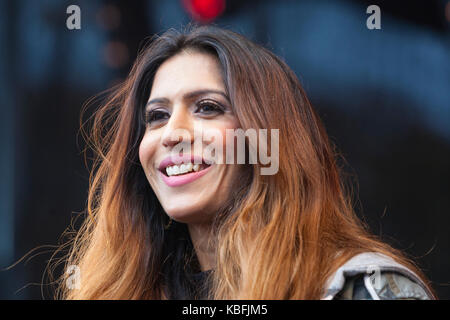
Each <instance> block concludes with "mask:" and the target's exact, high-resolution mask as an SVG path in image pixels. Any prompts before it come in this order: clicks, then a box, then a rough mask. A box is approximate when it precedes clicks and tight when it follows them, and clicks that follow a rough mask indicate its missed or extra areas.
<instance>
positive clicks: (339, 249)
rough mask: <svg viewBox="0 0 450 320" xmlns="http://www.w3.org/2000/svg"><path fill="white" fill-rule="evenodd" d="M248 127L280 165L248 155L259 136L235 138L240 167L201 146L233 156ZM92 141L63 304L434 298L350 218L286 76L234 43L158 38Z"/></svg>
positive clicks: (209, 36) (324, 147)
mask: <svg viewBox="0 0 450 320" xmlns="http://www.w3.org/2000/svg"><path fill="white" fill-rule="evenodd" d="M250 129H255V130H279V136H280V137H279V138H280V141H279V146H277V148H276V149H272V148H270V150H271V156H273V154H272V153H274V151H273V150H275V152H277V153H279V161H278V160H276V161H277V162H279V163H277V168H279V169H278V170H277V172H274V173H273V174H269V175H263V174H261V171H260V169H261V168H262V167H264V165H267V163H262V162H261V161H256V162H255V161H250V160H251V159H250V158H251V151H252V150H261V149H268V148H267V146H265V145H263V143H262V141H265V140H264V139H262V140H261V139H259V140H254V139H250V137H248V136H246V140H245V143H246V144H245V148H244V150H245V155H244V159H245V160H246V161H244V163H240V162H239V161H234V162H233V161H231V162H228V161H227V162H226V163H223V162H219V161H217V158H216V156H215V154H214V153H211V152H205V150H207V149H208V147H210V146H211V145H212V146H213V147H215V148H214V149H215V150H216V151H223V152H224V153H225V156H226V157H228V158H234V157H238V156H239V152H237V151H238V149H237V148H236V147H235V144H234V142H235V141H234V139H231V140H230V139H224V138H223V137H227V135H226V131H228V130H236V131H237V130H250ZM199 131H201V132H202V134H197V133H198V132H199ZM205 137H209V138H205ZM218 137H219V138H218ZM89 139H90V141H92V142H93V145H94V147H95V149H96V151H97V154H98V161H97V162H96V163H97V164H98V166H95V168H94V169H93V175H92V180H91V185H90V192H89V201H88V211H89V216H88V217H87V219H86V220H85V222H84V225H83V227H82V228H81V230H80V231H79V233H78V235H77V237H76V238H75V240H74V242H73V245H72V251H71V252H70V255H69V256H68V258H67V265H68V266H69V265H77V266H78V267H79V270H80V275H81V284H80V287H79V289H78V290H69V289H68V288H66V287H65V283H66V281H65V280H66V278H65V277H67V276H68V275H65V276H64V277H63V278H62V279H61V280H62V281H61V287H60V291H59V293H60V294H61V295H60V297H61V298H68V299H186V298H188V299H193V298H210V299H358V298H361V299H430V298H434V294H433V292H432V290H431V288H430V287H429V286H428V284H427V280H426V279H425V277H424V276H423V274H422V273H421V271H420V270H419V269H418V268H417V267H416V266H415V265H414V263H413V262H412V261H410V260H408V259H407V258H406V257H405V256H404V255H403V254H402V253H401V252H400V251H398V250H395V249H393V248H391V247H390V246H388V245H387V244H385V243H383V242H381V241H380V240H379V239H377V237H375V236H373V235H371V234H370V233H369V232H368V231H367V229H366V227H365V226H364V225H363V224H362V223H361V222H360V221H359V220H358V219H357V217H356V215H355V213H354V211H353V208H352V206H351V201H350V199H349V198H348V196H347V195H346V194H345V190H344V188H343V182H342V181H341V179H340V175H339V171H338V169H337V166H336V160H335V154H334V151H333V150H334V148H333V146H332V145H331V144H330V142H329V140H328V137H327V135H326V131H325V130H324V128H323V126H322V124H321V122H320V119H319V117H318V116H317V114H316V112H315V111H314V109H313V108H312V106H311V105H310V103H309V102H308V99H307V98H306V95H305V93H304V91H303V89H302V87H301V86H300V83H299V81H298V79H297V77H296V76H295V74H294V73H293V72H292V71H291V70H290V69H289V67H288V66H287V65H286V64H285V63H284V62H282V61H281V60H280V59H279V58H278V57H276V56H275V55H274V54H272V53H271V52H270V51H268V50H266V49H264V48H263V47H261V46H258V45H256V44H254V43H252V42H250V41H249V40H247V39H245V38H244V37H242V36H241V35H238V34H236V33H234V32H231V31H227V30H223V29H220V28H216V27H196V28H192V29H187V30H186V31H185V32H183V33H179V32H176V31H172V30H170V31H168V32H166V33H165V34H163V35H162V36H159V37H156V38H155V39H154V40H153V41H152V42H151V43H150V45H149V46H148V47H147V48H145V49H144V50H143V51H142V52H141V54H140V55H139V57H138V59H137V61H136V63H135V65H134V66H133V69H132V70H131V73H130V75H129V77H128V79H127V80H126V81H125V82H124V84H123V85H122V86H121V87H120V88H119V89H118V90H117V91H116V92H115V94H114V95H113V96H112V97H111V99H110V101H108V103H106V104H105V105H104V106H103V107H101V108H100V109H99V110H98V112H97V114H96V116H95V119H94V126H93V131H92V135H91V136H90V138H89ZM277 141H278V140H277ZM268 143H269V144H271V145H273V144H275V142H274V141H272V139H271V141H268ZM196 146H197V147H196ZM192 149H193V151H192ZM241 153H242V152H241ZM277 159H278V158H277ZM372 280H374V281H372Z"/></svg>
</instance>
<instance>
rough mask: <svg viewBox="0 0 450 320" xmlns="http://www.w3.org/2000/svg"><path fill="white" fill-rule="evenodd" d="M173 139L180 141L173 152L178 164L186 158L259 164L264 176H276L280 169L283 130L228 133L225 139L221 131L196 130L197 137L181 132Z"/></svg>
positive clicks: (173, 159) (180, 130)
mask: <svg viewBox="0 0 450 320" xmlns="http://www.w3.org/2000/svg"><path fill="white" fill-rule="evenodd" d="M269 133H270V139H268V137H269ZM180 138H181V140H180ZM171 139H176V140H177V141H178V143H177V144H176V145H175V146H174V147H173V148H172V152H171V160H172V161H173V162H174V163H175V164H181V163H183V159H185V158H184V157H186V156H191V155H192V156H193V155H199V156H200V155H201V156H202V158H203V161H205V162H206V164H212V163H214V164H246V163H247V164H258V163H259V164H261V168H260V173H261V175H274V174H276V173H277V172H278V169H279V129H270V130H268V129H247V130H245V131H244V130H243V129H226V130H225V137H224V134H223V131H221V130H219V129H215V128H212V129H211V128H208V130H202V127H201V126H196V127H195V128H194V134H193V137H192V134H191V132H190V131H188V130H186V129H181V128H179V129H175V130H173V131H172V132H171ZM191 141H194V143H193V144H192V143H191ZM205 144H206V146H205ZM269 145H270V152H269ZM246 160H247V162H246ZM194 163H198V161H196V162H194Z"/></svg>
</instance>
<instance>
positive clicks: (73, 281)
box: [66, 265, 81, 290]
mask: <svg viewBox="0 0 450 320" xmlns="http://www.w3.org/2000/svg"><path fill="white" fill-rule="evenodd" d="M66 273H67V274H69V277H67V279H66V286H67V288H69V289H70V290H73V289H78V290H79V289H80V288H81V271H80V267H78V266H77V265H70V266H68V267H67V270H66Z"/></svg>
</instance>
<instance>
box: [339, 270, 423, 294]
mask: <svg viewBox="0 0 450 320" xmlns="http://www.w3.org/2000/svg"><path fill="white" fill-rule="evenodd" d="M376 277H377V276H374V275H370V276H367V275H364V274H359V275H356V276H353V277H350V278H348V279H346V281H345V283H344V287H343V288H342V290H341V291H340V292H339V293H338V294H336V296H335V297H334V299H335V300H430V299H432V297H430V296H429V295H428V294H427V292H426V291H425V289H424V288H423V287H422V286H421V285H420V284H419V283H417V282H415V281H413V280H411V279H409V278H408V277H406V276H404V275H402V274H400V273H397V272H381V274H380V275H379V276H378V279H377V278H376Z"/></svg>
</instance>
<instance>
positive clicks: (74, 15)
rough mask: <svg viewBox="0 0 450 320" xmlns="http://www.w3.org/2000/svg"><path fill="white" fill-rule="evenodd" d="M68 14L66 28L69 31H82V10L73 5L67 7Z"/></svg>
mask: <svg viewBox="0 0 450 320" xmlns="http://www.w3.org/2000/svg"><path fill="white" fill-rule="evenodd" d="M66 13H67V14H69V16H68V17H67V19H66V27H67V29H69V30H80V29H81V9H80V7H79V6H77V5H75V4H71V5H70V6H68V7H67V9H66Z"/></svg>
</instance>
